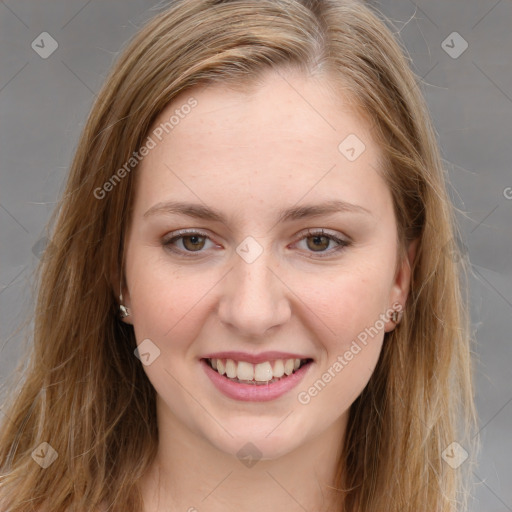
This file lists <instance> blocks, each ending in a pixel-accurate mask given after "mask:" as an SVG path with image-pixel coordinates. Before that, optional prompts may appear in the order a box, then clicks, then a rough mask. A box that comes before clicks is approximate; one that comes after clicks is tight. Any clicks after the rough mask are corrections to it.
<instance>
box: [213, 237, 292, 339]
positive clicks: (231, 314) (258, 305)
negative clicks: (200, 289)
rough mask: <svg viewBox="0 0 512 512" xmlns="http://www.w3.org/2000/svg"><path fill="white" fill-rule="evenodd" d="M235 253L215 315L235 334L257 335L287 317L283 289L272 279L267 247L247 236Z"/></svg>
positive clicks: (272, 262) (273, 267)
mask: <svg viewBox="0 0 512 512" xmlns="http://www.w3.org/2000/svg"><path fill="white" fill-rule="evenodd" d="M236 253H237V254H236V255H235V256H234V268H233V271H232V272H230V276H229V279H230V283H229V286H227V288H226V291H225V292H224V293H223V297H222V304H221V307H220V308H219V314H220V316H221V319H222V321H223V322H225V323H227V324H230V325H231V326H233V327H234V328H236V329H237V330H238V331H239V333H243V334H246V335H248V336H261V335H262V334H264V333H265V332H266V331H267V330H268V329H270V328H271V327H274V326H277V325H279V324H281V323H283V322H285V321H286V320H287V318H288V317H289V306H288V304H287V300H286V293H285V292H284V290H285V289H286V287H285V286H284V285H283V283H282V282H281V280H280V279H279V278H278V277H277V276H276V274H277V272H276V265H275V258H274V255H273V254H272V252H271V250H270V248H268V246H264V245H262V243H261V242H258V241H257V240H256V239H255V238H253V237H247V238H246V239H244V240H243V241H242V242H241V243H240V244H239V245H238V247H237V248H236Z"/></svg>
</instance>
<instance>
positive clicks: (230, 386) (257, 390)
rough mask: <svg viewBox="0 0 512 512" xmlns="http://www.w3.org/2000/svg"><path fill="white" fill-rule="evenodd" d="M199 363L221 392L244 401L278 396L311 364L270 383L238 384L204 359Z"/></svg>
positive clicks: (305, 371) (300, 377)
mask: <svg viewBox="0 0 512 512" xmlns="http://www.w3.org/2000/svg"><path fill="white" fill-rule="evenodd" d="M201 364H202V365H203V368H204V371H205V372H206V375H208V377H210V379H211V381H212V382H213V384H214V385H215V387H216V388H217V389H218V390H219V391H220V392H221V393H223V394H224V395H226V396H227V397H229V398H233V399H234V400H242V401H244V402H267V401H269V400H275V399H276V398H279V397H280V396H282V395H284V394H285V393H287V392H288V391H290V390H291V389H293V388H294V387H295V386H297V385H298V384H299V382H300V381H301V380H302V379H303V378H304V376H305V375H306V373H307V372H308V371H309V368H310V366H311V362H309V363H307V364H305V365H303V366H301V367H300V368H299V369H298V370H297V371H295V372H294V373H292V374H291V375H288V376H287V377H283V378H281V379H280V380H278V381H276V382H272V383H270V384H239V383H237V382H233V381H232V380H229V379H228V378H227V377H225V376H223V375H221V374H220V373H218V372H217V371H215V370H214V369H213V368H211V367H210V365H209V364H208V363H207V362H206V360H204V359H201Z"/></svg>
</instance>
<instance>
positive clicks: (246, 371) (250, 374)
mask: <svg viewBox="0 0 512 512" xmlns="http://www.w3.org/2000/svg"><path fill="white" fill-rule="evenodd" d="M236 376H237V377H238V379H239V380H253V379H254V365H253V364H251V363H246V362H245V361H240V362H239V363H238V368H237V371H236ZM256 380H258V379H256Z"/></svg>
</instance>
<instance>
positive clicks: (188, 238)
mask: <svg viewBox="0 0 512 512" xmlns="http://www.w3.org/2000/svg"><path fill="white" fill-rule="evenodd" d="M171 234H172V233H171ZM178 240H181V242H182V246H183V247H184V250H182V249H179V250H177V249H176V248H175V245H174V244H175V242H176V241H178ZM205 240H210V238H209V236H208V235H207V234H206V233H203V232H201V231H197V230H186V229H182V230H181V231H178V232H177V233H175V234H174V236H172V237H165V238H164V239H163V240H162V245H163V246H164V247H166V248H168V249H169V250H170V251H172V252H176V253H183V252H189V253H197V252H201V249H202V248H203V247H204V245H205ZM192 257H193V256H192Z"/></svg>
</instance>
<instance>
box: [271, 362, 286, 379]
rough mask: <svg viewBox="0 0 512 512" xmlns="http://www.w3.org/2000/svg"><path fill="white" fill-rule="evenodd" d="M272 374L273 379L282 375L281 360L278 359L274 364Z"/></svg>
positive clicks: (282, 366) (282, 365) (282, 364)
mask: <svg viewBox="0 0 512 512" xmlns="http://www.w3.org/2000/svg"><path fill="white" fill-rule="evenodd" d="M272 373H273V375H274V377H282V376H283V375H284V363H283V360H282V359H278V360H277V361H276V362H275V363H274V371H273V372H272Z"/></svg>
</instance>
